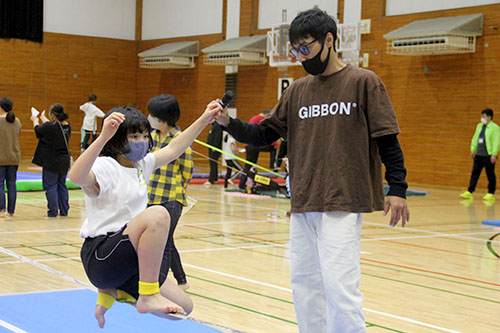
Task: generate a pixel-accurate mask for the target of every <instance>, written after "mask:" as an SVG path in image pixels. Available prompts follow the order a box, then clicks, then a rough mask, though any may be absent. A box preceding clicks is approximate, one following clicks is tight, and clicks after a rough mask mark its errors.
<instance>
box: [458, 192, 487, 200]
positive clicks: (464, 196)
mask: <svg viewBox="0 0 500 333" xmlns="http://www.w3.org/2000/svg"><path fill="white" fill-rule="evenodd" d="M460 197H462V198H464V199H472V198H473V197H472V193H470V192H469V191H465V192H464V193H462V194H460ZM483 199H484V198H483Z"/></svg>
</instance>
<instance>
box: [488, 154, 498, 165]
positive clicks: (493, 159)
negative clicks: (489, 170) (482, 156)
mask: <svg viewBox="0 0 500 333" xmlns="http://www.w3.org/2000/svg"><path fill="white" fill-rule="evenodd" d="M490 161H491V164H495V163H496V162H497V157H496V156H494V155H492V156H491V157H490Z"/></svg>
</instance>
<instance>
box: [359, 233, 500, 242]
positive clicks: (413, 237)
mask: <svg viewBox="0 0 500 333" xmlns="http://www.w3.org/2000/svg"><path fill="white" fill-rule="evenodd" d="M465 235H491V232H471V233H461V234H442V235H425V236H403V237H385V238H368V239H362V240H361V241H362V242H373V241H381V240H398V239H417V238H434V237H450V236H454V237H461V236H465ZM463 238H465V237H463ZM468 238H471V237H468ZM472 239H477V240H483V241H486V239H482V238H472ZM493 242H495V241H493Z"/></svg>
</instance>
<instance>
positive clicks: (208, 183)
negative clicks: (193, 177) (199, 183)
mask: <svg viewBox="0 0 500 333" xmlns="http://www.w3.org/2000/svg"><path fill="white" fill-rule="evenodd" d="M203 185H212V183H211V182H210V181H209V180H207V181H206V182H204V183H203Z"/></svg>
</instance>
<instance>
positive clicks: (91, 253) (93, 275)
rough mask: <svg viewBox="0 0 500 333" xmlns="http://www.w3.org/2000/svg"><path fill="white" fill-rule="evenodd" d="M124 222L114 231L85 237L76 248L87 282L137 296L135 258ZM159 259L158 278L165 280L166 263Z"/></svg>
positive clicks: (137, 266)
mask: <svg viewBox="0 0 500 333" xmlns="http://www.w3.org/2000/svg"><path fill="white" fill-rule="evenodd" d="M126 227H127V225H125V226H123V228H122V229H121V230H119V231H117V232H113V233H112V232H110V233H108V234H107V235H104V236H97V237H94V238H86V239H85V242H84V243H83V246H82V249H81V251H80V257H81V259H82V263H83V267H84V268H85V273H87V277H88V278H89V280H90V282H92V284H93V285H94V286H96V287H97V288H100V289H108V288H112V289H120V290H123V291H126V292H127V293H129V294H130V295H132V296H134V297H135V298H136V299H137V298H138V297H139V259H138V258H137V252H136V251H135V249H134V246H133V245H132V243H131V242H130V240H129V238H128V235H124V234H123V230H124V229H125V228H126ZM164 262H165V260H163V261H162V265H161V267H160V274H159V277H158V281H159V283H160V286H161V285H162V284H163V282H165V279H166V278H167V273H168V263H167V265H164Z"/></svg>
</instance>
